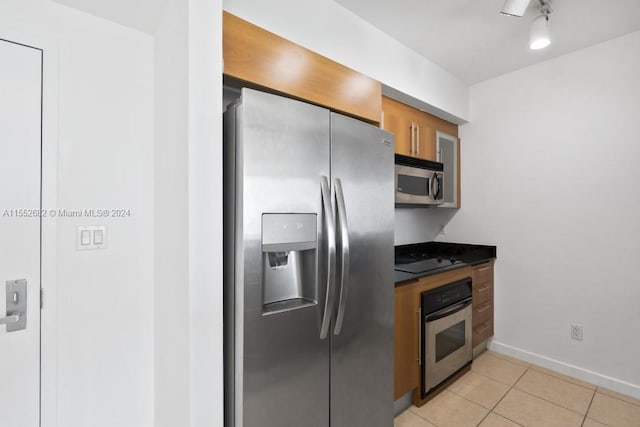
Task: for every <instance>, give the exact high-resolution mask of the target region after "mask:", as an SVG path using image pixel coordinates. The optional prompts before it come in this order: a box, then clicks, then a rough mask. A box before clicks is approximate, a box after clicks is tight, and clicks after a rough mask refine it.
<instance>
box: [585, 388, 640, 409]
mask: <svg viewBox="0 0 640 427" xmlns="http://www.w3.org/2000/svg"><path fill="white" fill-rule="evenodd" d="M599 388H600V386H597V387H596V389H595V392H596V393H600V394H601V395H603V396H607V397H610V398H611V399H616V400H619V401H621V402H624V403H628V404H629V405H633V406H638V407H640V403H635V402H629V401H628V400H624V399H621V398H619V397H616V396H612V395H610V394H608V393H603V392H601V391H599V390H598V389H599ZM602 388H604V387H602ZM607 390H608V389H607ZM611 391H613V392H614V393H618V392H616V391H614V390H611ZM618 394H620V395H622V396H627V397H630V398H632V399H635V398H634V397H633V396H629V395H626V394H623V393H618Z"/></svg>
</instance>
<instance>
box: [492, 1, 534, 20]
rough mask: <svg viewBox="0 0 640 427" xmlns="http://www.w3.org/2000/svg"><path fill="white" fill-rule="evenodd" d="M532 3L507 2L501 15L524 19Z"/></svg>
mask: <svg viewBox="0 0 640 427" xmlns="http://www.w3.org/2000/svg"><path fill="white" fill-rule="evenodd" d="M530 2H531V0H507V1H505V2H504V6H502V11H500V13H502V14H503V15H508V16H518V17H522V16H523V15H524V13H525V12H526V11H527V7H528V6H529V3H530Z"/></svg>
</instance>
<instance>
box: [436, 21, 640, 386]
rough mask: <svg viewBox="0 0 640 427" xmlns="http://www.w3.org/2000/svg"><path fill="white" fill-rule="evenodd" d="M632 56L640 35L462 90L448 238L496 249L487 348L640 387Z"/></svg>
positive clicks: (638, 62)
mask: <svg viewBox="0 0 640 427" xmlns="http://www.w3.org/2000/svg"><path fill="white" fill-rule="evenodd" d="M638 52H640V32H636V33H633V34H630V35H628V36H625V37H622V38H619V39H615V40H612V41H609V42H606V43H603V44H600V45H597V46H594V47H590V48H587V49H584V50H581V51H578V52H575V53H572V54H569V55H566V56H562V57H559V58H556V59H553V60H551V61H547V62H544V63H541V64H539V65H535V66H531V67H528V68H525V69H522V70H520V71H516V72H513V73H510V74H507V75H504V76H501V77H498V78H495V79H493V80H489V81H486V82H483V83H479V84H477V85H475V86H473V87H471V91H470V123H469V124H467V125H464V126H462V127H461V129H460V133H461V138H462V141H463V142H462V179H463V186H462V200H463V209H462V210H461V211H460V212H459V213H458V214H457V215H456V216H455V217H454V218H453V219H452V221H451V223H450V224H449V234H448V236H447V237H448V239H451V240H457V241H461V242H464V241H468V240H475V241H478V242H484V243H489V244H496V245H497V247H498V261H497V264H496V289H495V303H496V309H495V313H496V318H495V321H496V324H495V339H494V344H493V346H494V348H496V349H497V350H499V351H504V352H508V353H511V354H514V355H517V356H520V357H524V358H528V359H529V360H531V361H534V362H537V363H542V364H545V365H547V366H549V367H552V368H554V369H558V370H561V371H564V372H566V373H571V374H573V375H578V376H579V377H582V378H584V379H587V380H590V381H594V382H597V383H599V384H603V385H607V386H609V387H613V388H615V389H617V390H619V391H623V392H626V393H629V394H633V395H635V396H637V397H640V370H639V369H638V360H640V340H639V339H638V337H640V309H639V308H638V304H639V301H640V278H639V276H638V268H637V265H638V260H639V259H640V246H639V245H638V241H640V221H639V218H640V198H639V197H638V194H640V184H639V183H640V167H639V166H638V161H639V159H640V144H638V141H639V140H640V129H639V128H638V113H639V112H640V96H639V94H640V79H638V76H639V75H640V55H638ZM571 322H577V323H580V324H582V325H583V326H584V341H583V342H578V341H572V340H570V336H569V324H570V323H571Z"/></svg>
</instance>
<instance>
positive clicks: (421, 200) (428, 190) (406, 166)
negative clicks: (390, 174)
mask: <svg viewBox="0 0 640 427" xmlns="http://www.w3.org/2000/svg"><path fill="white" fill-rule="evenodd" d="M395 163H396V173H395V193H396V196H395V199H396V205H400V206H412V207H418V206H428V205H439V204H440V203H442V202H443V200H444V199H443V194H442V192H443V189H444V187H443V183H444V182H443V180H444V166H443V164H442V163H439V162H432V161H430V160H423V159H418V158H415V157H408V156H403V155H401V154H396V160H395Z"/></svg>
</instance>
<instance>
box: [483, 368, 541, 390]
mask: <svg viewBox="0 0 640 427" xmlns="http://www.w3.org/2000/svg"><path fill="white" fill-rule="evenodd" d="M521 367H522V368H524V366H521ZM526 369H529V368H526ZM526 369H525V372H526ZM471 372H474V373H476V374H478V375H482V376H483V377H485V378H489V379H490V380H493V381H495V382H497V383H500V384H503V385H506V386H508V387H513V385H512V384H509V383H504V382H502V381H500V380H497V379H495V378H494V377H490V376H489V375H487V374H483V373H482V372H478V371H474V370H473V368H471ZM519 379H520V377H518V380H519ZM516 381H517V380H516Z"/></svg>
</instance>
